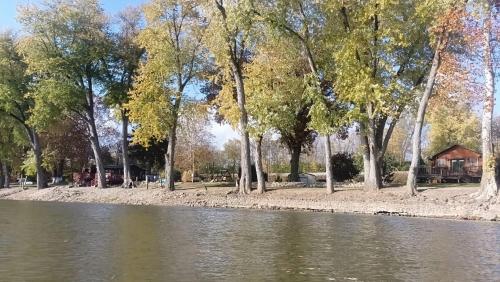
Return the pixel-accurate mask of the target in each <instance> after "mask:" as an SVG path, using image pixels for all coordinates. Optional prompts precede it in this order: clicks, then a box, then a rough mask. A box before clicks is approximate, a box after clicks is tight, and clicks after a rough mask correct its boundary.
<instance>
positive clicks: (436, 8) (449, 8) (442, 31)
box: [406, 1, 462, 195]
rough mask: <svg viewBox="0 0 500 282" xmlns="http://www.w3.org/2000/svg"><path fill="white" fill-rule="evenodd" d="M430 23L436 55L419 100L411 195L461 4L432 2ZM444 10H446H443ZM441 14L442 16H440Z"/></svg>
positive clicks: (409, 190) (410, 177)
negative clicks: (429, 109) (429, 114)
mask: <svg viewBox="0 0 500 282" xmlns="http://www.w3.org/2000/svg"><path fill="white" fill-rule="evenodd" d="M430 3H431V4H430V6H431V8H433V9H430V13H429V14H430V23H429V27H430V28H431V32H433V34H434V36H435V42H434V55H433V58H432V64H431V68H430V71H429V74H428V77H427V82H426V85H425V88H424V91H423V94H422V97H421V99H420V102H419V107H418V112H417V116H416V118H415V129H414V131H413V141H412V159H411V164H410V169H409V173H408V179H407V182H406V187H407V192H408V194H410V195H415V194H416V193H417V184H416V183H417V173H418V165H419V162H420V158H421V136H422V127H423V123H424V118H425V113H426V109H427V104H428V102H429V99H430V96H431V95H432V92H433V89H434V84H435V81H436V77H437V75H438V71H439V68H440V66H441V63H442V57H443V53H444V51H445V50H446V48H447V47H449V40H450V36H451V34H450V33H452V32H453V28H452V27H453V26H454V25H456V24H457V23H459V19H460V15H461V12H462V9H461V6H460V4H456V5H453V1H450V2H448V1H436V2H434V3H433V2H430ZM443 11H444V12H443ZM440 15H441V16H440Z"/></svg>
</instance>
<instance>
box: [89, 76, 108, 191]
mask: <svg viewBox="0 0 500 282" xmlns="http://www.w3.org/2000/svg"><path fill="white" fill-rule="evenodd" d="M86 80H87V92H86V96H85V98H86V99H87V109H86V111H85V114H86V120H85V121H86V123H87V126H88V130H89V135H90V136H89V137H90V146H91V147H92V152H93V153H94V159H95V166H96V170H97V174H96V180H97V187H99V188H105V187H106V172H105V170H104V164H103V162H102V154H101V145H100V144H99V135H98V134H97V126H96V123H95V115H94V92H93V82H92V76H91V75H90V74H87V78H86Z"/></svg>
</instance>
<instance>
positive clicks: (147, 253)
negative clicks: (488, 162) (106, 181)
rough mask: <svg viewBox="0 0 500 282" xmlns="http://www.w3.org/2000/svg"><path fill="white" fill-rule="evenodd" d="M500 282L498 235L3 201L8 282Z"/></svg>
mask: <svg viewBox="0 0 500 282" xmlns="http://www.w3.org/2000/svg"><path fill="white" fill-rule="evenodd" d="M333 280H335V281H352V280H358V281H408V280H409V281H500V224H498V223H488V222H464V221H448V220H430V219H415V218H401V217H382V216H360V215H343V214H323V213H305V212H264V211H247V210H219V209H195V208H165V207H136V206H117V205H101V204H74V203H71V204H64V203H41V202H19V201H1V200H0V281H333Z"/></svg>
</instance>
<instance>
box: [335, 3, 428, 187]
mask: <svg viewBox="0 0 500 282" xmlns="http://www.w3.org/2000/svg"><path fill="white" fill-rule="evenodd" d="M428 5H429V2H428V1H425V2H418V1H392V2H391V1H382V2H380V1H362V2H349V3H347V2H344V3H340V4H339V3H337V5H334V6H332V9H335V10H336V11H338V13H337V14H336V18H337V19H338V22H339V24H338V26H339V27H340V28H341V30H340V31H338V32H336V33H335V34H336V36H335V37H334V38H335V41H334V42H336V43H337V46H338V47H337V48H335V52H334V55H333V57H334V59H335V62H336V63H337V64H336V68H335V76H336V80H335V91H336V93H337V95H338V96H339V98H340V99H341V100H343V101H345V102H348V103H350V104H352V105H353V106H354V108H353V109H352V111H351V112H350V117H351V118H352V119H353V120H356V121H357V122H358V124H359V129H360V130H359V132H360V137H361V145H362V149H363V164H364V165H363V166H364V179H365V189H366V190H367V191H378V189H380V187H381V186H382V175H381V171H382V169H381V165H382V160H383V157H384V154H385V151H386V149H387V144H388V143H389V140H390V138H391V135H392V132H393V130H394V127H395V126H396V123H397V122H398V120H399V118H400V116H401V114H402V112H403V111H404V110H405V109H406V108H407V106H408V105H409V104H410V103H411V102H412V101H413V99H414V97H415V94H416V92H417V91H418V90H419V89H420V87H421V84H422V82H423V81H424V78H425V76H426V75H427V72H428V69H429V65H430V61H431V60H432V50H431V48H430V46H429V40H430V39H429V33H428V32H427V28H428V27H429V23H430V20H431V18H432V17H429V16H428V13H429V9H430V8H429V7H428Z"/></svg>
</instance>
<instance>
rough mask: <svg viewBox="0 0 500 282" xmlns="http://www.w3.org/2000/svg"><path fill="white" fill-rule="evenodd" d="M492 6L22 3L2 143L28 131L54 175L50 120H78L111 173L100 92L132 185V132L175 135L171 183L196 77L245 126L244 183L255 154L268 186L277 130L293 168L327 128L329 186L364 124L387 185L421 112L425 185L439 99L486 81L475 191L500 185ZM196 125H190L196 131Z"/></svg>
mask: <svg viewBox="0 0 500 282" xmlns="http://www.w3.org/2000/svg"><path fill="white" fill-rule="evenodd" d="M497 12H498V5H497V6H496V2H495V1H491V0H478V1H459V2H457V1H447V0H445V1H443V0H440V1H438V0H424V1H412V0H404V1H388V0H364V1H340V0H339V1H336V0H332V1H327V0H324V1H322V0H321V1H313V0H291V1H288V0H287V1H284V0H267V1H261V0H234V1H229V0H226V1H224V0H183V1H179V0H177V1H176V0H151V1H150V2H149V3H146V4H145V5H143V6H141V7H139V8H126V9H124V10H123V11H122V12H121V13H119V14H118V15H117V16H115V17H110V16H108V15H107V14H106V13H105V12H104V10H103V8H102V6H101V4H100V2H99V1H98V0H77V1H69V0H49V1H46V2H44V3H43V4H40V5H26V6H21V7H20V8H19V15H18V20H19V23H20V24H21V26H22V28H23V32H22V33H20V35H15V34H14V33H12V32H6V33H3V34H2V35H1V37H0V128H1V132H2V137H1V138H2V140H0V141H1V142H2V143H1V144H2V146H1V153H2V155H1V157H2V159H8V155H9V154H13V151H14V150H16V148H17V146H14V144H23V143H24V144H29V146H30V147H31V151H32V155H33V158H32V159H33V162H34V167H35V168H36V175H37V186H38V188H43V187H46V186H47V179H46V177H45V174H46V173H45V171H44V168H43V165H42V163H43V158H46V157H48V156H45V155H44V154H43V153H42V145H41V142H40V134H41V133H45V132H47V131H48V130H49V129H54V128H56V129H59V127H60V130H63V131H65V132H67V133H68V134H70V133H72V134H73V135H68V136H73V137H74V138H71V140H67V145H68V146H76V145H78V146H81V144H80V143H79V142H81V141H82V140H84V141H85V142H88V144H90V150H91V152H92V154H93V157H94V160H95V164H96V169H97V186H98V187H105V185H106V180H105V172H104V166H103V160H102V158H103V156H102V148H101V146H102V144H101V143H102V140H100V138H102V137H101V136H100V135H99V130H100V129H99V128H100V127H101V126H103V124H102V122H100V118H99V116H98V115H99V109H100V107H103V106H104V107H106V108H108V109H113V112H114V113H116V116H118V118H119V119H120V121H121V131H122V132H121V136H122V140H121V150H122V156H123V160H122V162H123V168H124V180H125V183H128V182H129V181H130V170H129V166H130V163H129V159H128V156H129V153H128V150H129V138H128V136H129V134H132V142H133V143H135V144H141V145H143V146H145V147H147V146H150V145H152V144H157V143H159V142H164V143H166V147H167V148H166V151H165V154H164V156H163V157H164V162H165V178H166V184H167V185H166V186H167V187H168V189H170V190H174V175H173V174H174V168H175V155H176V154H178V152H177V151H178V150H177V147H178V144H176V140H177V134H178V131H179V128H178V127H179V123H180V122H181V121H182V120H183V119H184V121H185V122H186V120H187V122H186V124H190V121H189V120H190V118H192V117H193V115H186V114H185V113H186V112H189V111H190V110H189V107H193V105H192V103H189V95H190V93H191V92H193V89H200V90H201V92H202V93H204V94H205V95H206V97H207V100H208V103H207V104H205V105H201V107H205V108H207V107H209V108H211V109H212V110H214V111H215V112H216V116H218V117H219V118H220V119H221V120H224V121H225V122H228V123H229V124H231V125H232V126H233V127H234V128H237V129H238V132H239V133H240V160H239V164H240V166H241V177H240V180H239V192H240V193H249V192H250V190H251V185H252V177H251V164H252V163H254V164H255V166H256V171H257V180H258V181H257V191H258V192H259V193H264V192H265V191H266V187H265V179H264V171H263V162H262V140H263V136H264V135H265V134H268V133H269V132H273V133H276V134H278V135H279V136H280V139H281V141H282V142H283V144H285V145H286V146H287V148H288V149H289V151H290V154H291V161H290V167H291V175H290V178H291V180H297V179H298V171H299V168H298V166H299V158H300V154H301V152H303V150H304V148H307V147H308V146H309V145H310V144H312V142H314V140H315V139H316V137H318V136H321V137H322V139H323V140H324V145H323V146H324V162H325V167H326V168H325V171H326V176H327V178H326V179H327V182H326V183H327V184H326V192H327V193H333V192H334V184H333V183H334V181H333V176H332V175H333V174H332V167H333V164H332V142H331V136H336V137H338V138H345V136H346V135H347V134H348V132H349V130H353V129H355V130H356V131H357V132H358V135H359V136H360V142H361V146H362V155H363V175H364V186H365V189H366V190H367V191H378V190H379V189H380V188H381V187H382V185H383V183H382V162H383V159H384V155H385V154H386V151H387V149H388V145H389V142H390V140H391V138H392V136H393V133H394V130H395V129H396V130H397V125H398V122H399V121H400V119H401V117H402V115H404V114H405V113H410V115H414V119H413V120H414V124H412V127H413V134H412V136H413V140H412V153H411V155H412V159H411V166H410V170H409V177H408V183H407V191H408V193H409V194H412V195H415V194H416V193H417V190H416V173H417V170H418V164H419V160H420V156H421V139H422V135H421V132H422V128H423V126H424V121H425V114H426V112H427V105H428V103H429V101H432V99H433V96H436V98H435V99H441V100H442V101H444V102H443V105H445V104H446V102H447V101H452V100H453V99H458V100H468V99H472V98H471V97H472V96H474V95H475V97H476V98H477V99H479V100H480V101H481V102H482V104H483V109H482V120H481V124H482V126H481V141H482V144H481V148H482V153H483V160H484V161H483V178H482V183H481V187H482V189H481V191H482V192H480V193H479V194H478V195H477V196H478V197H481V198H489V197H491V196H493V195H496V194H497V193H498V185H497V184H496V173H495V169H496V160H495V157H494V152H493V145H492V138H491V134H492V133H491V127H492V115H493V108H494V93H495V60H494V58H493V57H494V55H495V54H496V53H495V48H496V47H497V46H496V45H495V44H496V38H497V37H498V34H497V32H496V31H497V30H498V22H497V16H496V15H497ZM457 97H458V98H457ZM198 106H200V105H199V104H198V105H196V106H194V107H198ZM61 120H65V121H66V122H65V125H66V127H63V126H62V123H61ZM191 124H193V126H192V128H191V129H188V132H187V133H186V134H188V133H192V134H196V133H197V132H201V131H200V130H199V129H197V128H196V126H194V121H193V122H191ZM68 125H69V126H68ZM75 128H76V129H78V130H77V131H76V132H74V130H73V129H75ZM130 128H132V132H129V131H130ZM438 134H439V133H438ZM75 136H76V137H75ZM193 136H194V135H193ZM74 139H78V140H74ZM194 139H195V138H194V137H193V138H192V140H194ZM405 142H409V140H408V141H405ZM188 147H189V145H188ZM252 150H253V151H254V153H253V154H251V151H252ZM68 154H70V152H68ZM252 155H253V157H254V160H252V159H251V157H252ZM4 167H6V165H4Z"/></svg>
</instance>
